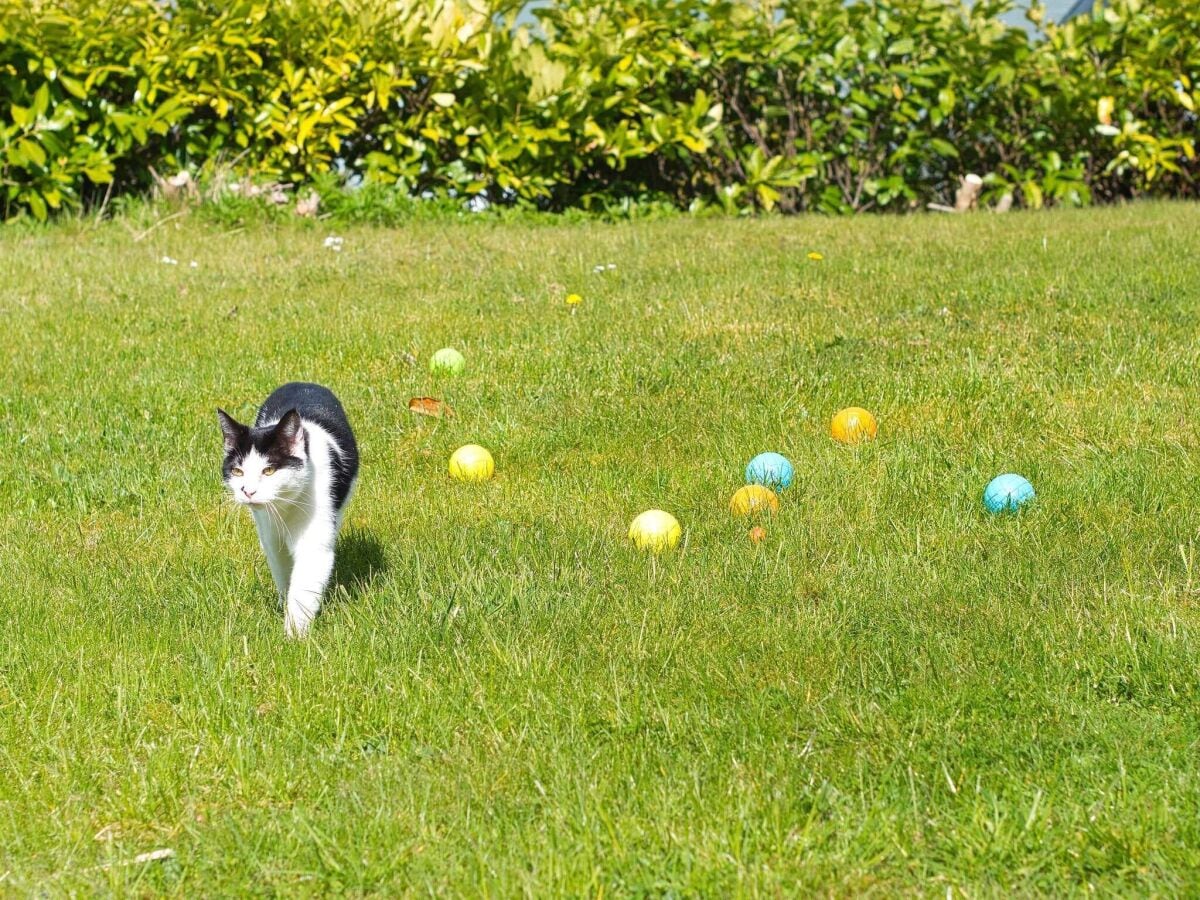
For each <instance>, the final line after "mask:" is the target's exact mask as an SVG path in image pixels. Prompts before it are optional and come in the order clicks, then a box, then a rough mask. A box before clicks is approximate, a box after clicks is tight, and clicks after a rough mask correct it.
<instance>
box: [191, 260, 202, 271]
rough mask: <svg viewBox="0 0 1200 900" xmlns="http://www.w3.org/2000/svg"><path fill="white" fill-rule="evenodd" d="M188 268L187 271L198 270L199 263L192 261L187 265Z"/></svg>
mask: <svg viewBox="0 0 1200 900" xmlns="http://www.w3.org/2000/svg"><path fill="white" fill-rule="evenodd" d="M188 268H189V269H198V268H200V263H198V262H196V261H195V260H194V259H193V260H192V261H191V262H190V263H188Z"/></svg>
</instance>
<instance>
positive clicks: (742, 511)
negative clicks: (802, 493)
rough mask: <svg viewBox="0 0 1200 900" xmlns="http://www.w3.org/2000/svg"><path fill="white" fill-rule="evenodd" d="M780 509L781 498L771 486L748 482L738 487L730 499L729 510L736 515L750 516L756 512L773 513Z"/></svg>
mask: <svg viewBox="0 0 1200 900" xmlns="http://www.w3.org/2000/svg"><path fill="white" fill-rule="evenodd" d="M777 509H779V498H778V497H776V496H775V492H774V491H773V490H771V489H770V488H766V487H763V486H762V485H761V484H748V485H746V486H745V487H744V488H738V489H737V490H736V491H735V492H734V494H733V499H732V500H730V501H729V511H730V512H732V513H733V514H734V515H735V516H748V515H750V514H751V513H755V512H765V513H773V512H775V510H777Z"/></svg>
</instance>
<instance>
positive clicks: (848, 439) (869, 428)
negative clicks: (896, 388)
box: [829, 406, 879, 444]
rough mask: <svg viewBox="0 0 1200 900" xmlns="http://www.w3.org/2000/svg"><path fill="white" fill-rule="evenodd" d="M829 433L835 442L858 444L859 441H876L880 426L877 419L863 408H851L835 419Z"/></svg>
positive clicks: (844, 410) (842, 411)
mask: <svg viewBox="0 0 1200 900" xmlns="http://www.w3.org/2000/svg"><path fill="white" fill-rule="evenodd" d="M829 431H830V433H831V434H832V435H833V439H834V440H835V441H841V442H842V443H843V444H857V443H858V442H859V441H873V440H875V435H876V434H877V433H878V431H879V425H878V424H877V423H876V421H875V417H874V416H873V415H871V414H870V413H869V412H867V411H866V410H865V409H863V408H862V407H861V406H849V407H847V408H846V409H843V410H841V411H840V412H839V413H838V414H837V415H836V416H834V417H833V424H832V425H831V426H830V428H829Z"/></svg>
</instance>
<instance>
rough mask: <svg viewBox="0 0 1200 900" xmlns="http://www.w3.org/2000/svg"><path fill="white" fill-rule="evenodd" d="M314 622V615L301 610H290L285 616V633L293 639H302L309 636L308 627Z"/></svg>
mask: <svg viewBox="0 0 1200 900" xmlns="http://www.w3.org/2000/svg"><path fill="white" fill-rule="evenodd" d="M311 624H312V616H309V615H306V614H305V613H303V612H301V613H298V614H293V613H292V611H291V610H288V612H286V613H285V614H284V616H283V633H284V635H285V636H286V637H289V638H291V639H292V640H302V639H304V638H306V637H308V628H309V626H310V625H311Z"/></svg>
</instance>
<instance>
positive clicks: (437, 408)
mask: <svg viewBox="0 0 1200 900" xmlns="http://www.w3.org/2000/svg"><path fill="white" fill-rule="evenodd" d="M408 411H409V412H414V413H416V414H417V415H419V416H433V417H434V418H435V419H440V418H442V417H443V416H445V417H446V418H451V417H453V416H454V410H453V409H451V408H450V405H449V404H448V403H443V402H442V401H441V400H437V399H435V398H433V397H413V398H412V399H411V400H409V401H408Z"/></svg>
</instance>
